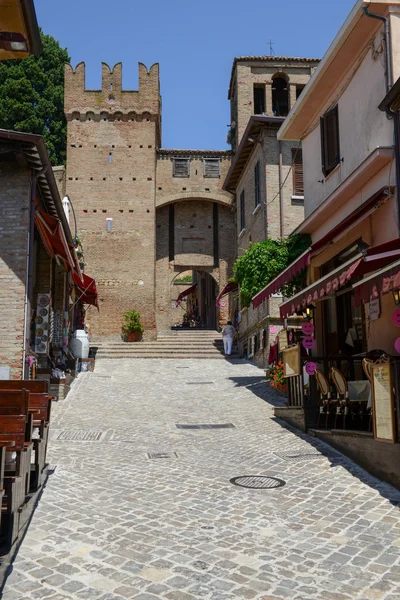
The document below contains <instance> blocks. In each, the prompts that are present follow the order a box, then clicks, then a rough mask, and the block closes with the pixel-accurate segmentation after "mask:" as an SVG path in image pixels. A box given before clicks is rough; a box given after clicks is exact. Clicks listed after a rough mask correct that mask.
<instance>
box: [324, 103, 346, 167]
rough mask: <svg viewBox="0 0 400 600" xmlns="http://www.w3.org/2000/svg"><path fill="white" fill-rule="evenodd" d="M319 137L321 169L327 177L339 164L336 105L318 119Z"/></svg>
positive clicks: (337, 111)
mask: <svg viewBox="0 0 400 600" xmlns="http://www.w3.org/2000/svg"><path fill="white" fill-rule="evenodd" d="M320 137H321V168H322V172H323V174H324V176H325V177H327V176H328V175H329V174H330V173H332V171H333V170H334V169H335V168H336V167H337V166H338V165H339V164H340V162H341V158H340V133H339V108H338V104H336V105H335V106H334V107H333V108H331V109H329V110H328V111H326V113H325V114H324V115H323V116H322V117H320Z"/></svg>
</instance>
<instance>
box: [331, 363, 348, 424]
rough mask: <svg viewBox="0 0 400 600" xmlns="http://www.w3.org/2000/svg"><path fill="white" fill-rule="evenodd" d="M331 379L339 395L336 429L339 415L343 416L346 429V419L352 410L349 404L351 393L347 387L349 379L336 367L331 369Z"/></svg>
mask: <svg viewBox="0 0 400 600" xmlns="http://www.w3.org/2000/svg"><path fill="white" fill-rule="evenodd" d="M331 379H332V383H333V385H334V386H335V388H336V394H337V405H336V415H335V429H336V425H337V418H338V416H339V415H342V416H343V429H346V417H347V415H348V413H349V410H350V403H349V391H348V387H347V379H346V378H345V376H344V375H343V373H342V372H341V371H339V369H336V367H332V368H331Z"/></svg>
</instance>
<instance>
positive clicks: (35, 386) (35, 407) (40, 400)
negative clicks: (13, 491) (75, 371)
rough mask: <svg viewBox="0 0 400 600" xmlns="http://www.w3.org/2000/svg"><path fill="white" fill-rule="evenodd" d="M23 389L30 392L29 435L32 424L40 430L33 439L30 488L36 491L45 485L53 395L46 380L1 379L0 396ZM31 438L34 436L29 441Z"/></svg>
mask: <svg viewBox="0 0 400 600" xmlns="http://www.w3.org/2000/svg"><path fill="white" fill-rule="evenodd" d="M22 389H25V390H27V392H28V413H27V415H28V424H27V436H28V435H29V432H28V430H29V429H31V426H32V428H34V427H35V428H36V427H37V428H38V430H39V438H38V439H33V440H32V441H33V450H34V463H33V464H32V475H31V481H30V490H31V491H32V492H35V491H36V490H38V489H39V488H40V487H41V486H42V485H43V483H44V479H45V473H46V456H47V444H48V439H49V422H50V416H51V401H52V396H50V395H49V394H48V389H49V383H48V381H46V380H43V381H42V380H4V381H0V396H1V395H2V394H3V392H5V391H18V390H22ZM0 408H1V406H0ZM23 414H25V413H23ZM31 439H32V436H31V437H30V438H29V440H27V441H30V440H31Z"/></svg>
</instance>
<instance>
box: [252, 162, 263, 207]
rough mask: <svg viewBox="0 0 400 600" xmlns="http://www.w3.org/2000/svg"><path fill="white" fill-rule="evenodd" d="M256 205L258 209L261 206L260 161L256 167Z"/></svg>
mask: <svg viewBox="0 0 400 600" xmlns="http://www.w3.org/2000/svg"><path fill="white" fill-rule="evenodd" d="M254 204H255V206H256V207H257V206H258V205H259V204H261V193H260V161H259V160H258V161H257V164H256V166H255V167H254Z"/></svg>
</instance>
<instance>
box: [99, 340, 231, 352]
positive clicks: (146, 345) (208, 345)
mask: <svg viewBox="0 0 400 600" xmlns="http://www.w3.org/2000/svg"><path fill="white" fill-rule="evenodd" d="M132 347H137V348H189V349H191V348H222V347H223V343H222V342H220V341H215V342H211V343H209V342H206V343H194V342H193V343H190V342H186V343H184V342H176V343H164V342H138V343H135V342H132V343H131V344H130V343H126V344H104V345H98V346H92V348H98V349H99V350H102V349H104V348H132Z"/></svg>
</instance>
